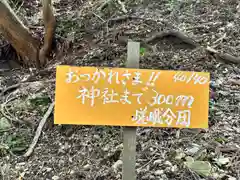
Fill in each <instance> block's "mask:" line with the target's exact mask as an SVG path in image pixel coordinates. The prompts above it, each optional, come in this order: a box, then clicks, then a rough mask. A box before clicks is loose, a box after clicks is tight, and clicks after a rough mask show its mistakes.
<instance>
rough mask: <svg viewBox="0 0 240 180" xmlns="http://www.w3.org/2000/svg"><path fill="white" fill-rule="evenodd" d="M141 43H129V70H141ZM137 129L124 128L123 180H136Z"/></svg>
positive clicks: (127, 65)
mask: <svg viewBox="0 0 240 180" xmlns="http://www.w3.org/2000/svg"><path fill="white" fill-rule="evenodd" d="M139 59H140V43H139V42H130V41H129V42H128V46H127V64H126V67H127V68H139ZM136 129H137V128H136V127H123V175H122V179H123V180H136V168H135V166H136Z"/></svg>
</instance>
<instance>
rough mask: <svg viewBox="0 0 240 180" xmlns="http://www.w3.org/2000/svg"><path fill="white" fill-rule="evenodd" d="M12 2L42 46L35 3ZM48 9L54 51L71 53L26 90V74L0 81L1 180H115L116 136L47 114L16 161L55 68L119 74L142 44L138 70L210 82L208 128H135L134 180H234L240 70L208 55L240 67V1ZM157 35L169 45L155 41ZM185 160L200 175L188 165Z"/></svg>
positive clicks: (61, 2) (238, 173) (140, 1)
mask: <svg viewBox="0 0 240 180" xmlns="http://www.w3.org/2000/svg"><path fill="white" fill-rule="evenodd" d="M18 2H19V3H18V4H17V3H15V5H16V7H15V9H18V10H19V11H18V15H19V16H20V17H21V19H22V20H23V21H24V23H25V24H26V25H27V26H28V27H30V29H31V30H32V32H33V34H35V35H36V36H39V37H43V36H42V34H43V24H42V19H41V13H40V10H41V8H40V7H41V4H40V1H27V0H23V1H20V0H18ZM53 2H54V8H55V15H56V18H57V23H58V24H57V31H56V35H57V36H56V39H57V42H58V44H59V46H62V45H63V43H65V42H69V41H71V42H72V46H70V49H69V51H65V55H63V56H61V58H60V59H57V58H55V59H56V60H55V61H51V62H50V63H49V64H48V65H47V67H46V69H48V70H46V71H44V73H40V74H39V75H38V76H35V77H34V78H33V79H32V80H31V81H27V82H22V81H24V79H26V78H28V77H29V76H30V75H31V70H30V69H20V70H19V69H16V70H11V71H7V72H6V71H4V73H3V71H0V85H1V86H0V93H1V99H0V100H1V113H0V179H4V180H8V179H9V180H13V179H26V180H41V179H42V180H43V179H44V180H47V179H49V180H57V179H59V180H67V179H72V180H73V179H74V180H75V179H76V180H77V179H89V180H108V179H109V180H117V179H119V180H120V179H121V176H122V175H121V174H122V170H121V167H122V166H121V163H122V162H121V157H122V142H123V139H122V128H121V127H107V126H106V127H100V126H69V125H68V126H66V125H53V115H52V114H51V116H50V117H49V119H48V120H47V123H46V125H45V126H44V129H43V130H42V134H41V136H40V138H39V141H38V142H37V144H36V146H35V148H34V149H33V150H34V151H33V152H32V154H31V155H30V157H29V158H23V156H22V155H23V154H24V153H25V152H26V151H27V149H28V147H29V145H30V144H31V142H32V140H33V137H34V135H35V132H36V129H37V127H38V124H39V123H40V121H41V119H42V118H43V116H44V114H45V113H46V111H47V109H48V107H49V105H50V104H51V102H52V101H54V90H55V83H54V81H55V70H54V68H51V67H55V65H56V64H57V63H64V64H69V65H77V66H108V67H124V65H125V60H126V55H127V54H126V50H127V44H126V42H127V41H126V40H127V39H132V40H134V41H140V42H145V43H142V44H141V46H142V47H144V48H145V52H144V55H143V56H141V60H140V68H146V69H162V70H186V71H205V72H210V75H211V92H212V95H211V99H210V102H209V128H208V129H206V130H202V131H198V130H189V129H181V130H179V129H173V128H138V129H137V157H136V161H137V164H136V169H137V179H138V180H149V179H151V180H155V179H156V180H157V179H159V180H160V179H163V180H165V179H172V180H175V179H176V180H177V179H183V180H185V179H186V180H187V179H224V180H225V179H229V180H234V179H235V180H239V179H240V91H239V88H240V65H239V64H240V61H238V58H235V60H236V61H235V62H234V63H233V62H231V61H230V60H229V59H228V58H220V56H218V54H217V55H216V54H215V53H209V51H206V47H211V48H213V49H215V50H217V51H219V52H222V53H228V54H231V55H232V56H234V57H240V31H239V29H240V4H238V3H239V2H238V1H237V0H221V1H219V0H201V1H200V0H189V1H180V0H162V1H159V0H149V1H144V0H129V1H125V2H124V1H122V5H121V1H117V0H110V1H106V2H109V3H108V4H107V3H106V4H105V5H104V2H105V1H101V0H91V1H87V0H75V1H73V0H58V1H56V0H55V1H53ZM119 2H120V3H119ZM13 4H14V3H13ZM163 31H164V32H168V36H163V37H162V38H160V37H157V36H155V34H156V33H158V32H163ZM173 31H174V32H180V35H179V36H178V35H176V33H175V34H174V33H173ZM183 34H184V35H186V36H187V37H188V38H186V39H187V41H186V39H185V38H182V36H181V35H183ZM184 37H185V36H184ZM190 39H191V40H190ZM1 43H2V44H3V46H4V43H6V42H4V41H3V39H2V42H1ZM196 44H198V45H196ZM0 66H1V65H0ZM21 82H22V83H21ZM19 83H20V84H19ZM12 85H15V88H14V87H12V88H11V89H10V88H8V87H10V86H12ZM190 159H193V160H194V161H196V162H197V163H196V164H197V167H200V168H203V169H204V170H203V172H202V173H201V172H200V170H199V169H198V170H197V169H194V168H193V167H190V166H187V165H186V162H189V161H190ZM195 166H196V165H195ZM195 168H196V167H195Z"/></svg>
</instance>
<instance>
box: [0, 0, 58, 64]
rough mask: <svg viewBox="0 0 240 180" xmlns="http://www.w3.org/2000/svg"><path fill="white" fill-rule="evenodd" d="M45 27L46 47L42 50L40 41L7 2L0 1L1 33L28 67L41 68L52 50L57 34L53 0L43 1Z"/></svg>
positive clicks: (4, 0) (5, 0)
mask: <svg viewBox="0 0 240 180" xmlns="http://www.w3.org/2000/svg"><path fill="white" fill-rule="evenodd" d="M41 1H42V5H43V20H44V26H45V36H44V45H43V48H41V50H40V41H39V40H38V39H36V38H34V37H33V36H32V35H31V33H30V31H29V30H28V28H27V27H26V26H24V24H23V23H22V21H21V20H20V19H19V18H18V17H17V15H16V14H15V13H14V11H13V10H12V8H11V7H10V6H9V4H8V3H7V0H0V31H1V32H2V34H3V36H4V37H5V38H6V40H7V41H8V42H9V43H10V44H11V45H12V46H13V47H14V49H15V50H16V52H17V53H18V54H19V56H20V57H21V60H22V61H23V63H24V64H25V65H27V66H37V67H40V66H42V65H44V64H45V63H46V57H47V56H48V54H49V53H50V51H51V48H52V46H51V45H52V39H53V37H54V33H55V24H56V22H55V17H54V15H53V12H52V7H51V0H41Z"/></svg>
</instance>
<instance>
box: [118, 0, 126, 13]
mask: <svg viewBox="0 0 240 180" xmlns="http://www.w3.org/2000/svg"><path fill="white" fill-rule="evenodd" d="M117 2H118V4H119V5H120V6H121V8H122V12H124V13H127V10H126V8H125V5H124V3H123V2H122V1H120V0H117Z"/></svg>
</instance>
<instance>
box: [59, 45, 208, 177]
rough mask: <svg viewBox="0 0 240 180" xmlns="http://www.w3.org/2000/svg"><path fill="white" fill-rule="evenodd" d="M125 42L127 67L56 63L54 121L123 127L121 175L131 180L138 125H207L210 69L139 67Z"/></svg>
mask: <svg viewBox="0 0 240 180" xmlns="http://www.w3.org/2000/svg"><path fill="white" fill-rule="evenodd" d="M139 57H140V43H138V42H128V52H127V64H126V68H107V67H101V68H100V67H73V66H64V65H61V66H58V67H57V72H56V93H55V113H54V117H55V118H54V123H55V124H78V125H108V126H122V127H123V136H124V138H123V139H124V142H123V144H124V151H123V180H135V179H136V173H135V164H136V159H135V158H136V127H138V126H140V127H174V128H208V102H209V80H210V76H209V73H206V72H188V71H166V70H165V71H163V70H150V69H139Z"/></svg>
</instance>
